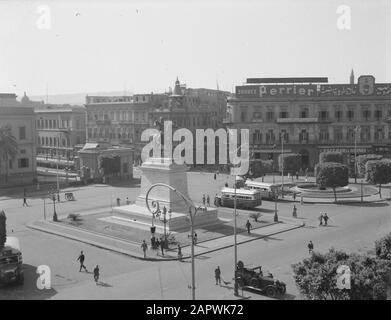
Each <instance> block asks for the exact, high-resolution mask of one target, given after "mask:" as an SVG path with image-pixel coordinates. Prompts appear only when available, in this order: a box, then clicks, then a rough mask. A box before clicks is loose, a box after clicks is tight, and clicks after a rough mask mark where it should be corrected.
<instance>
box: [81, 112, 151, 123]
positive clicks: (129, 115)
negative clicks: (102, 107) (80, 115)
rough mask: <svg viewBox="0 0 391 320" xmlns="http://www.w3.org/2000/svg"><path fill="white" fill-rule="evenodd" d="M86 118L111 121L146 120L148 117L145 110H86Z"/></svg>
mask: <svg viewBox="0 0 391 320" xmlns="http://www.w3.org/2000/svg"><path fill="white" fill-rule="evenodd" d="M87 119H88V120H96V121H97V120H112V121H135V122H143V123H145V122H147V121H148V117H147V113H146V112H134V111H110V112H103V111H101V112H88V113H87Z"/></svg>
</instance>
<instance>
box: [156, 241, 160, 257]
mask: <svg viewBox="0 0 391 320" xmlns="http://www.w3.org/2000/svg"><path fill="white" fill-rule="evenodd" d="M159 247H160V241H159V239H156V240H155V249H156V255H157V256H158V255H159Z"/></svg>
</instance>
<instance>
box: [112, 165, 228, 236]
mask: <svg viewBox="0 0 391 320" xmlns="http://www.w3.org/2000/svg"><path fill="white" fill-rule="evenodd" d="M141 171H142V176H141V191H140V194H139V196H138V198H137V200H136V203H135V204H132V205H127V206H121V207H115V208H113V211H114V213H116V214H118V215H121V216H122V217H126V218H129V221H134V222H135V224H136V223H139V224H140V223H141V224H152V213H150V212H149V210H148V209H147V206H146V203H145V198H146V194H147V192H148V190H149V189H150V187H151V186H152V185H154V184H156V183H165V184H168V185H170V186H171V187H173V188H175V189H176V190H178V191H179V192H181V193H182V194H183V195H185V196H187V197H189V196H188V187H187V175H186V171H187V167H186V166H185V165H178V164H176V163H174V162H173V160H172V159H169V158H150V159H149V160H148V161H146V162H144V163H143V164H142V166H141ZM148 200H149V201H150V202H149V203H150V206H151V201H152V200H156V201H158V202H159V206H160V209H161V210H162V209H163V207H164V206H165V207H166V209H167V215H166V219H167V220H168V222H167V224H166V227H167V230H168V231H184V230H188V229H189V228H190V219H189V213H188V209H189V208H188V206H187V204H186V203H185V201H184V200H183V199H182V198H181V197H180V196H179V195H178V194H176V193H175V192H174V191H172V190H170V189H168V188H167V187H164V186H157V187H155V188H154V189H152V190H151V192H150V193H149V196H148ZM169 209H171V211H172V212H171V214H168V210H169ZM162 219H163V217H162V216H161V217H158V218H155V219H154V224H155V225H157V226H162V225H163V221H162ZM219 223H221V221H220V220H219V219H218V216H217V208H211V207H209V208H204V209H202V210H199V211H198V212H197V214H196V217H195V220H194V225H195V226H196V227H202V226H209V225H215V224H219Z"/></svg>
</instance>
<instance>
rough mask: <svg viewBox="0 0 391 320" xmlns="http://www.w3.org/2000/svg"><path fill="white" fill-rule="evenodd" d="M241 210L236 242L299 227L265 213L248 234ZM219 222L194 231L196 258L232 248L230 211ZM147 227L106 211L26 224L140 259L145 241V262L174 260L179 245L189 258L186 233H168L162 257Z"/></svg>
mask: <svg viewBox="0 0 391 320" xmlns="http://www.w3.org/2000/svg"><path fill="white" fill-rule="evenodd" d="M243 211H244V210H243ZM243 211H241V212H240V213H238V215H237V226H238V228H237V232H238V236H237V237H238V243H245V242H248V241H253V240H257V239H259V238H264V237H268V236H271V235H274V234H277V233H280V232H285V231H288V230H292V229H296V228H299V227H300V226H302V223H301V222H299V221H296V220H292V219H291V220H289V219H286V218H283V219H280V221H279V222H278V223H275V222H274V221H273V216H272V215H269V214H264V215H262V216H261V217H260V218H258V222H255V221H253V220H252V221H251V224H252V228H251V230H250V233H247V229H246V228H245V224H246V222H247V220H248V219H249V213H248V212H243ZM220 219H221V220H222V222H223V223H221V224H218V225H213V226H207V227H203V228H197V229H196V233H197V245H196V246H195V255H201V254H205V253H208V252H212V251H216V250H220V249H223V248H227V247H230V246H232V245H233V240H232V235H233V223H234V221H233V217H232V210H222V211H221V213H220ZM150 226H151V225H150V224H149V225H140V224H136V225H135V224H134V223H132V221H128V220H126V219H124V218H121V217H117V216H113V215H111V213H106V212H101V213H97V214H84V215H83V214H80V215H79V216H78V217H77V218H76V219H73V218H67V217H59V221H58V222H51V221H45V220H40V221H36V222H33V223H31V224H30V225H28V227H30V228H32V229H35V230H39V231H43V232H47V233H51V234H55V235H58V236H62V237H65V238H69V239H73V240H76V241H80V242H83V243H88V244H90V245H93V246H96V247H99V248H104V249H107V250H110V251H114V252H118V253H122V254H126V255H128V256H131V257H134V258H139V259H144V255H143V252H142V249H141V243H142V241H143V240H145V241H146V242H147V244H148V247H149V250H148V251H147V257H146V258H145V260H151V261H157V260H177V259H178V257H177V252H176V249H177V245H178V243H179V244H180V246H181V248H182V254H183V259H186V258H188V257H189V256H190V247H191V246H190V245H191V238H190V236H189V231H188V230H187V231H184V232H171V233H169V234H167V237H168V239H169V249H167V250H164V256H162V255H161V251H160V249H159V250H151V249H150V239H151V232H150ZM163 236H164V233H163V230H161V229H157V230H156V233H155V237H156V238H160V237H163Z"/></svg>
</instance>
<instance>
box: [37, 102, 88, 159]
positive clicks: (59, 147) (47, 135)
mask: <svg viewBox="0 0 391 320" xmlns="http://www.w3.org/2000/svg"><path fill="white" fill-rule="evenodd" d="M35 118H36V128H37V134H38V136H37V141H38V148H37V162H38V165H42V166H50V165H54V164H57V162H59V164H61V166H73V164H74V163H73V161H74V157H75V156H76V150H75V146H77V145H80V144H84V143H85V142H86V110H85V108H84V107H81V106H70V105H47V104H45V105H42V106H38V107H35Z"/></svg>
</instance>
